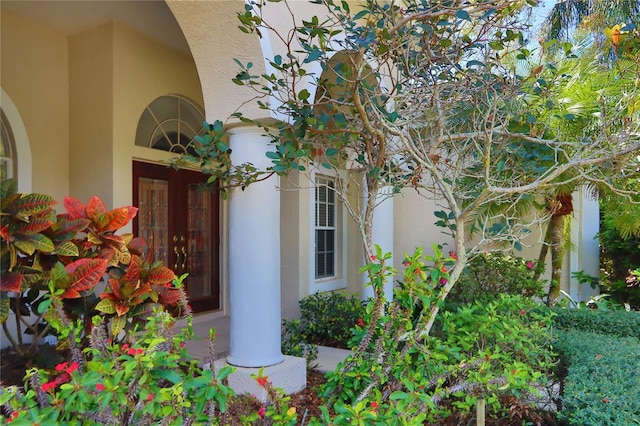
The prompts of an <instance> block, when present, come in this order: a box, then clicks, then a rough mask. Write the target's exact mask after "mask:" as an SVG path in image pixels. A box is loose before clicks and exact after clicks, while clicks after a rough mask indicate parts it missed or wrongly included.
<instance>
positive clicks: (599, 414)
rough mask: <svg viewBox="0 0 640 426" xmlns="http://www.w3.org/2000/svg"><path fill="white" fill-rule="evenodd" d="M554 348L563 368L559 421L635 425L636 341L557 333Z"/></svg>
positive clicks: (638, 398)
mask: <svg viewBox="0 0 640 426" xmlns="http://www.w3.org/2000/svg"><path fill="white" fill-rule="evenodd" d="M609 313H611V312H609ZM554 346H555V348H554V349H555V350H556V351H557V352H558V354H559V355H560V359H561V361H562V362H563V364H564V365H565V366H566V367H567V376H566V378H565V380H564V391H563V396H562V410H561V412H560V413H558V419H559V420H560V421H563V422H566V424H569V425H581V426H589V425H598V426H600V425H616V426H622V425H640V368H639V365H638V360H640V339H638V338H636V337H615V336H610V335H609V336H608V335H604V334H598V333H591V332H585V331H579V330H558V331H556V339H555V345H554Z"/></svg>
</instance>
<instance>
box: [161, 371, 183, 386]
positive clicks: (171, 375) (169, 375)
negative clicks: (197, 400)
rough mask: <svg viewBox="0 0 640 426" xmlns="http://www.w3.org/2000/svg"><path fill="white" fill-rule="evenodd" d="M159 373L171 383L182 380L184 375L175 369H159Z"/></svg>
mask: <svg viewBox="0 0 640 426" xmlns="http://www.w3.org/2000/svg"><path fill="white" fill-rule="evenodd" d="M158 375H159V376H160V377H162V378H163V379H166V380H168V381H170V382H171V383H173V384H174V385H175V384H178V383H180V382H181V381H182V377H181V376H180V375H179V374H178V373H176V372H175V371H173V370H159V371H158Z"/></svg>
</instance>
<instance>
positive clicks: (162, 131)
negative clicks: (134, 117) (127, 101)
mask: <svg viewBox="0 0 640 426" xmlns="http://www.w3.org/2000/svg"><path fill="white" fill-rule="evenodd" d="M203 123H204V114H203V113H202V109H201V108H200V107H199V106H198V105H196V104H194V103H193V102H191V101H189V100H188V99H186V98H184V97H182V96H177V95H166V96H161V97H159V98H157V99H156V100H154V101H153V102H151V103H150V104H149V106H147V108H145V110H144V112H143V113H142V116H141V117H140V121H139V122H138V130H137V132H136V145H138V146H145V147H147V148H154V149H160V150H162V151H169V152H175V153H176V154H185V153H189V152H190V151H191V149H192V145H193V141H194V137H195V136H196V135H198V134H203V133H204V127H203Z"/></svg>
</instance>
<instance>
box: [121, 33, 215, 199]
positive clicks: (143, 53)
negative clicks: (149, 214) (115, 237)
mask: <svg viewBox="0 0 640 426" xmlns="http://www.w3.org/2000/svg"><path fill="white" fill-rule="evenodd" d="M113 43H114V51H113V69H114V74H113V170H112V171H111V173H112V175H113V188H112V189H113V204H114V206H121V205H128V204H131V202H132V200H133V196H132V193H131V190H132V187H131V179H132V175H131V173H132V169H131V162H132V160H133V158H137V159H146V160H156V161H157V160H158V159H159V158H168V157H169V156H166V155H162V156H159V155H158V154H157V153H156V152H154V151H156V150H153V149H150V148H142V147H137V146H135V137H136V129H137V126H138V121H139V119H140V116H141V115H142V113H143V111H144V109H145V108H146V107H147V105H149V104H150V103H151V102H152V101H153V100H154V99H156V98H158V97H160V96H163V95H169V94H177V95H181V96H184V97H186V98H188V99H190V100H191V101H193V102H194V103H196V104H197V105H200V106H201V107H202V105H203V99H202V89H201V86H200V79H199V77H198V72H197V70H196V67H195V64H194V62H193V58H192V57H191V56H189V55H187V54H185V53H183V52H179V51H177V50H175V49H172V48H169V47H167V46H164V45H162V44H160V43H158V42H156V41H155V40H152V39H150V38H148V37H146V36H144V35H141V34H139V33H137V32H135V31H133V30H131V29H129V28H127V27H124V26H121V25H116V26H115V27H114V33H113ZM163 154H164V153H163Z"/></svg>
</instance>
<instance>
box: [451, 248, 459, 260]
mask: <svg viewBox="0 0 640 426" xmlns="http://www.w3.org/2000/svg"><path fill="white" fill-rule="evenodd" d="M449 257H450V258H452V259H454V260H456V259H458V255H457V254H456V252H455V251H453V250H452V251H450V252H449Z"/></svg>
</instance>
